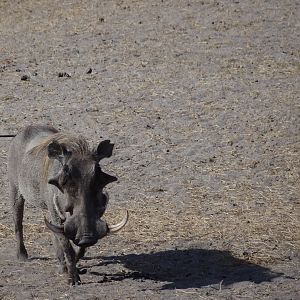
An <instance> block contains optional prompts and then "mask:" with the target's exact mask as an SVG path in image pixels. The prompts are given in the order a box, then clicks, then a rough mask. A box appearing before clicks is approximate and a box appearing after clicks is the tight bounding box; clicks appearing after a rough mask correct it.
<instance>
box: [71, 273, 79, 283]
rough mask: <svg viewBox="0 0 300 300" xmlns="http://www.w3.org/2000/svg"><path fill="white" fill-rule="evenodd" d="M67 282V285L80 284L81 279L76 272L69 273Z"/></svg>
mask: <svg viewBox="0 0 300 300" xmlns="http://www.w3.org/2000/svg"><path fill="white" fill-rule="evenodd" d="M68 284H69V285H79V284H81V280H80V277H79V275H78V273H75V274H69V278H68Z"/></svg>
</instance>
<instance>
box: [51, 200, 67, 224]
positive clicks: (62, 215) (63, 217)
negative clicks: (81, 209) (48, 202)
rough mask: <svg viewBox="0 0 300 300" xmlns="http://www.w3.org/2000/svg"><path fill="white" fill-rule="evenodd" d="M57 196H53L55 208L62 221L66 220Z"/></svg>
mask: <svg viewBox="0 0 300 300" xmlns="http://www.w3.org/2000/svg"><path fill="white" fill-rule="evenodd" d="M57 200H58V199H57V196H56V195H54V196H53V204H54V208H55V210H56V212H57V213H58V216H59V218H60V219H61V220H62V221H65V220H66V217H65V216H64V214H63V213H62V211H61V210H60V207H59V205H58V203H57Z"/></svg>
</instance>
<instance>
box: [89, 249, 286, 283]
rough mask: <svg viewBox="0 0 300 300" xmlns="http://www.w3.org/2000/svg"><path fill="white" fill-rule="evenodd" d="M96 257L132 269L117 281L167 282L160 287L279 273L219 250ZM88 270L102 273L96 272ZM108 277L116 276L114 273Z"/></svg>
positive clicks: (253, 279)
mask: <svg viewBox="0 0 300 300" xmlns="http://www.w3.org/2000/svg"><path fill="white" fill-rule="evenodd" d="M96 258H97V259H100V258H101V260H102V263H100V264H98V266H99V265H104V264H105V265H108V264H123V265H124V266H125V267H126V268H127V269H130V270H132V271H133V272H132V273H131V274H130V273H129V274H124V275H123V277H122V276H121V275H122V274H115V275H118V277H117V280H123V279H125V278H133V279H141V280H143V279H150V280H155V281H162V282H168V283H166V284H165V285H164V286H163V287H162V289H175V288H177V289H187V288H200V287H204V286H213V285H219V284H220V283H221V284H222V285H223V286H226V285H230V284H233V283H235V282H241V281H251V282H254V283H261V282H264V281H271V280H272V279H273V278H276V277H279V276H281V275H283V274H282V273H274V272H272V271H270V270H269V269H268V268H265V267H262V266H259V265H255V264H252V263H249V262H246V261H243V260H241V259H237V258H235V257H233V256H232V255H231V254H230V253H229V252H228V251H220V250H204V249H187V250H166V251H160V252H156V253H149V254H129V255H121V256H109V257H96ZM86 259H94V258H86ZM91 273H92V274H94V275H103V274H100V273H97V272H91ZM108 276H110V275H108ZM112 277H113V278H111V279H112V280H114V278H116V276H112Z"/></svg>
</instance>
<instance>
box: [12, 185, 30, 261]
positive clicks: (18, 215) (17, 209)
mask: <svg viewBox="0 0 300 300" xmlns="http://www.w3.org/2000/svg"><path fill="white" fill-rule="evenodd" d="M10 197H11V202H12V209H13V219H14V223H15V235H16V240H17V257H18V259H19V260H27V259H28V254H27V251H26V248H25V245H24V239H23V224H22V223H23V213H24V198H23V197H22V196H21V195H19V193H18V191H17V189H16V188H15V187H11V191H10Z"/></svg>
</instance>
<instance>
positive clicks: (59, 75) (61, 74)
mask: <svg viewBox="0 0 300 300" xmlns="http://www.w3.org/2000/svg"><path fill="white" fill-rule="evenodd" d="M58 77H71V75H70V74H69V73H67V72H59V73H58Z"/></svg>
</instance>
